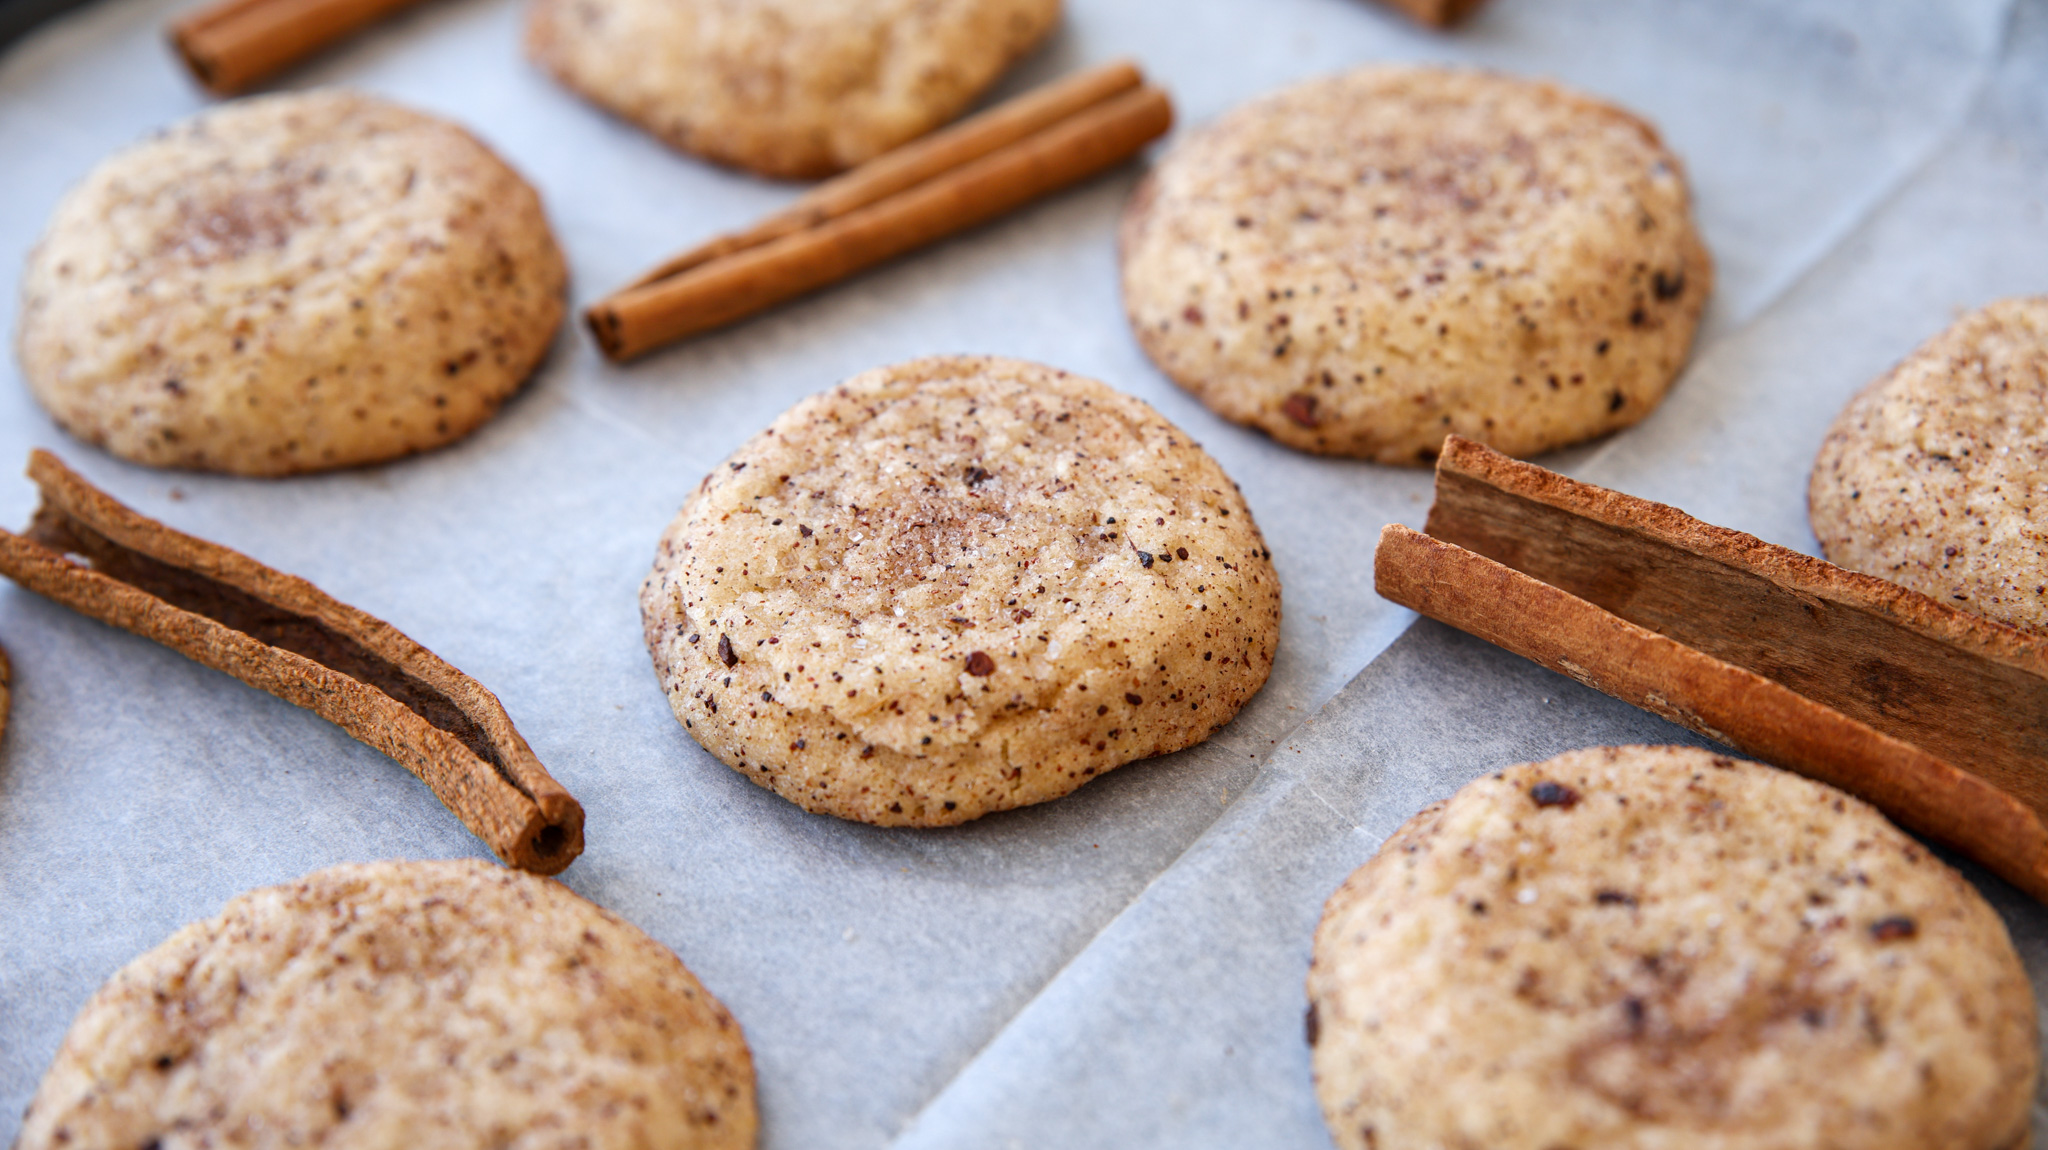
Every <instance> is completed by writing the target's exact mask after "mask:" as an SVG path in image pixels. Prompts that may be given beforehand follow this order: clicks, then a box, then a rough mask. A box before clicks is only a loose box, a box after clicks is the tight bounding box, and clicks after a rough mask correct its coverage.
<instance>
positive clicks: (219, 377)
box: [19, 91, 565, 475]
mask: <svg viewBox="0 0 2048 1150" xmlns="http://www.w3.org/2000/svg"><path fill="white" fill-rule="evenodd" d="M564 280H565V270H564V265H563V263H562V255H561V252H560V251H558V250H557V249H556V247H555V241H554V237H553V235H552V233H550V232H549V230H548V224H547V220H546V218H545V217H544V216H543V215H542V214H541V205H540V199H539V197H538V196H536V195H535V194H534V191H533V189H532V188H531V187H529V186H527V184H526V182H525V181H524V180H522V179H520V178H519V176H518V174H517V173H515V172H513V171H512V169H510V168H508V167H506V166H505V164H504V163H503V162H502V161H500V160H499V159H498V158H497V157H496V156H494V155H492V154H491V152H490V150H489V149H487V148H485V147H484V146H483V145H482V144H480V143H478V142H477V141H476V139H475V138H474V137H472V136H470V135H469V133H467V132H465V131H463V130H462V129H461V128H458V127H456V126H455V125H453V124H450V123H447V122H445V121H442V120H438V119H435V118H433V117H431V116H426V115H423V114H421V113H419V112H414V111H410V110H408V109H405V108H401V107H398V106H397V105H394V104H389V103H386V102H385V101H382V100H378V99H375V98H372V97H369V96H363V95H358V94H356V93H353V92H345V91H316V92H308V93H302V94H293V95H282V96H266V97H262V98H259V99H252V100H242V101H237V102H235V103H231V104H224V105H221V106H219V107H217V108H214V109H213V110H211V111H209V112H206V113H204V114H202V115H199V116H197V117H194V118H193V119H190V120H187V121H185V122H184V123H181V124H178V125H176V126H174V127H172V128H170V129H168V130H166V131H164V132H163V133H161V134H159V135H157V136H155V137H152V138H151V139H148V140H145V141H144V142H142V143H140V144H137V145H135V146H134V147H131V148H129V149H127V150H126V151H123V152H120V153H118V154H116V155H115V156H113V157H111V158H110V159H108V160H106V161H105V162H104V163H102V164H101V165H100V166H99V167H98V168H96V169H94V170H93V172H92V174H91V175H89V176H87V177H86V179H85V181H84V183H82V184H80V185H79V186H78V187H77V188H75V189H73V190H72V191H71V192H70V194H68V195H67V196H65V198H64V201H63V202H62V203H61V204H60V205H59V206H58V208H57V211H56V214H55V216H54V217H53V218H52V219H51V221H50V225H49V229H48V231H47V232H46V233H45V235H44V237H43V240H42V242H41V244H39V245H38V246H37V248H36V250H35V252H34V253H33V254H32V255H31V256H30V258H29V266H28V274H27V277H26V279H25V280H24V283H23V286H22V313H21V323H20V329H19V331H20V335H19V340H20V353H21V362H22V370H23V375H24V376H25V377H26V379H27V381H28V385H29V388H30V390H31V391H33V392H34V393H35V396H36V398H37V399H38V400H39V401H40V402H41V403H42V405H43V406H44V407H45V408H47V409H48V410H49V412H50V414H51V415H52V416H54V417H55V418H56V420H57V422H58V423H59V424H60V425H61V426H63V428H64V429H65V430H66V431H69V432H70V433H71V434H73V435H76V436H78V437H79V438H81V439H84V440H86V441H88V442H90V443H94V444H98V445H100V446H103V447H105V448H106V449H107V450H109V451H112V452H113V453H115V454H116V455H120V456H123V457H125V458H128V459H132V460H135V461H136V462H138V463H147V464H152V465H155V466H159V467H189V468H197V469H201V470H208V471H230V472H238V473H241V474H245V475H284V474H290V473H293V472H302V471H318V470H324V469H327V468H334V467H347V466H351V465H354V464H361V463H371V462H375V461H378V460H383V459H390V458H393V457H395V456H400V455H405V454H408V453H411V452H415V451H421V450H424V449H426V448H430V447H437V446H439V445H441V444H444V443H448V442H450V441H451V440H455V439H459V438H461V437H462V436H464V435H467V434H468V433H469V432H470V431H471V430H472V429H474V428H475V427H476V426H477V425H478V424H480V423H482V422H483V421H484V420H485V419H488V418H489V417H490V416H491V414H492V413H494V412H495V411H497V409H498V406H499V405H500V404H502V403H503V402H504V401H505V399H506V397H508V396H509V395H511V394H512V392H513V391H514V390H516V389H517V388H518V387H519V385H520V383H521V382H522V381H523V380H525V378H526V377H527V375H528V373H530V372H531V371H532V370H533V368H534V366H535V365H536V364H537V363H538V362H539V361H540V358H541V356H542V355H543V354H544V353H545V352H546V351H547V348H548V345H549V343H550V342H551V341H552V340H553V337H554V332H555V329H556V327H557V325H558V324H559V323H560V321H561V317H562V309H563V299H562V291H563V284H564Z"/></svg>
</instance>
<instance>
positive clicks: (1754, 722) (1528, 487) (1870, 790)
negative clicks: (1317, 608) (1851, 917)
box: [1374, 436, 2048, 902]
mask: <svg viewBox="0 0 2048 1150" xmlns="http://www.w3.org/2000/svg"><path fill="white" fill-rule="evenodd" d="M1428 532H1429V533H1428V534H1427V535H1423V534H1419V533H1417V532H1414V531H1410V530H1408V529H1407V528H1405V527H1401V526H1399V525H1393V526H1389V527H1388V528H1387V529H1386V530H1385V531H1384V532H1382V534H1381V536H1380V547H1379V552H1378V554H1377V555H1376V556H1375V559H1374V574H1375V578H1376V581H1377V585H1378V588H1379V591H1380V593H1381V594H1382V595H1384V596H1386V597H1387V598H1389V599H1392V600H1393V601H1395V602H1397V603H1401V604H1403V605H1404V606H1408V607H1412V608H1414V609H1415V610H1417V611H1420V612H1421V613H1423V614H1425V615H1428V616H1430V617H1431V618H1434V619H1439V620H1441V621H1443V622H1446V623H1449V624H1450V625H1452V626H1454V627H1458V628H1460V629H1462V630H1465V631H1470V632H1471V633H1473V634H1475V635H1478V636H1480V637H1481V638H1483V639H1486V640H1488V641H1489V642H1493V643H1496V644H1498V645H1500V646H1502V647H1505V648H1507V649H1508V650H1510V651H1513V652H1515V653H1516V654H1519V655H1523V656H1525V657H1527V658H1530V659H1533V660H1534V661H1536V662H1538V663H1541V664H1543V665H1544V666H1546V667H1549V668H1550V669H1552V670H1554V671H1558V672H1560V673H1562V674H1565V675H1569V676H1570V677H1572V678H1574V679H1577V680H1578V681H1579V682H1582V683H1585V684H1586V685H1587V686H1590V687H1593V688H1595V689H1596V690H1600V691H1603V692H1605V693H1607V694H1610V695H1613V696H1615V697H1616V698H1619V699H1622V700H1625V701H1627V702H1630V703H1633V704H1635V705H1636V706H1639V707H1642V708H1644V709H1645V710H1648V711H1651V712H1653V713H1655V714H1658V715H1661V716H1663V717H1665V718H1667V719H1670V720H1671V721H1673V722H1676V723H1678V724H1680V725H1682V726H1685V727H1688V728H1690V729H1692V730H1695V731H1698V732H1700V733H1701V734H1704V735H1706V736H1708V737H1710V738H1713V739H1717V740H1720V741H1722V742H1725V743H1727V744H1728V745H1730V746H1733V747H1736V748H1738V749H1740V750H1742V751H1745V752H1747V753H1750V754H1754V755H1756V756H1758V757H1759V758H1762V759H1765V760H1767V761H1770V762H1773V763H1776V764H1778V765H1779V766H1783V767H1787V768H1789V769H1792V770H1795V771H1798V772H1800V773H1802V774H1806V775H1810V776H1812V777H1814V778H1818V779H1821V780H1823V781H1825V782H1828V783H1830V784H1833V785H1835V786H1838V787H1841V788H1842V789H1844V790H1847V791H1850V792H1852V793H1854V794H1857V795H1860V796H1862V797H1863V798H1865V799H1868V800H1869V801H1870V802H1871V803H1873V804H1874V805H1876V806H1877V807H1878V808H1879V809H1881V810H1883V811H1884V812H1885V813H1886V814H1888V815H1890V816H1892V817H1893V818H1894V819H1896V820H1897V821H1898V822H1900V823H1901V824H1903V825H1905V826H1907V827H1909V828H1912V829H1914V830H1916V831H1919V832H1921V833H1923V834H1926V835H1928V836H1930V837H1933V838H1936V839H1940V840H1942V841H1945V842H1948V843H1950V844H1953V845H1954V846H1956V847H1958V848H1959V849H1961V850H1963V851H1964V852H1965V853H1967V854H1969V855H1971V856H1972V857H1974V858H1976V859H1978V860H1979V861H1980V862H1983V863H1984V864H1985V865H1986V866H1989V867H1990V868H1991V869H1992V870H1994V871H1996V872H1997V873H1998V874H2000V875H2001V876H2003V877H2004V878H2006V879H2007V880H2008V881H2010V882H2012V883H2013V884H2014V885H2015V886H2017V887H2019V888H2020V889H2022V890H2025V891H2026V892H2027V893H2029V894H2030V895H2032V896H2034V897H2035V898H2037V899H2040V900H2042V901H2044V902H2048V823H2044V820H2043V816H2044V815H2048V643H2044V642H2043V641H2041V640H2038V639H2035V638H2032V637H2030V636H2026V635H2023V634H2021V633H2019V632H2017V631H2015V630H2013V629H2012V628H2009V627H2005V626H2002V625H2000V624H1997V623H1992V622H1990V621H1988V620H1984V619H1980V618H1977V617H1975V616H1972V615H1967V614H1965V613H1963V612H1960V611H1956V610H1954V609H1952V608H1949V607H1947V606H1945V605H1943V604H1941V603H1938V602H1936V601H1934V600H1932V599H1929V598H1927V597H1926V596H1924V595H1920V594H1918V593H1916V592H1912V591H1908V590H1906V589H1905V588H1902V587H1899V586H1897V585H1895V584H1891V583H1887V582H1885V581H1883V580H1881V579H1876V578H1873V577H1871V576H1867V575H1862V574H1859V573H1856V572H1852V571H1845V570H1843V569H1841V568H1839V567H1835V566H1833V565H1832V564H1828V563H1825V562H1822V561H1821V560H1818V559H1814V558H1812V557H1810V556H1806V555H1801V554H1799V553H1798V552H1795V551H1791V550H1789V549H1787V548H1784V547H1778V546H1775V545H1773V544H1769V543H1765V542H1764V541H1762V540H1760V539H1757V538H1755V537H1753V536H1750V535H1745V534H1743V533H1741V532H1738V531H1730V530H1728V529H1726V528H1721V527H1716V526H1714V525H1712V524H1708V523H1702V522H1701V521H1699V520H1697V519H1694V518H1692V517H1691V516H1688V515H1686V514H1685V513H1683V512H1681V511H1679V510H1677V509H1676V508H1672V507H1667V506H1664V505H1662V504H1657V503H1651V502H1649V501H1647V500H1642V499H1636V498H1634V497H1632V496H1628V495H1623V494H1621V493H1619V492H1614V491H1608V490H1605V489H1603V488H1599V487H1594V486H1592V485H1590V484H1584V483H1578V482H1576V481H1574V480H1571V479H1567V478H1565V477H1564V476H1561V475H1558V474H1556V473H1554V472H1550V471H1547V470H1545V469H1543V468H1541V467H1537V466H1535V465H1533V464H1528V463H1522V462H1519V461H1517V460H1513V459H1509V458H1508V457H1506V456H1504V455H1500V454H1498V453H1496V452H1493V451H1489V450H1488V449H1486V448H1484V447H1481V446H1479V445H1478V444H1475V443H1471V442H1469V441H1467V440H1463V439H1459V438H1457V437H1455V436H1454V437H1452V438H1451V439H1449V440H1448V441H1446V443H1445V447H1444V453H1443V456H1442V457H1441V459H1440V460H1439V461H1438V470H1437V498H1436V502H1435V503H1434V504H1433V505H1432V506H1431V508H1430V516H1429V523H1428Z"/></svg>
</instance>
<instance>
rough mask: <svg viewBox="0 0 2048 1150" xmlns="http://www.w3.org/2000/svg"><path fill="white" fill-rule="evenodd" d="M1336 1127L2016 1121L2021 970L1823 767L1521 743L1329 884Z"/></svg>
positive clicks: (2010, 1125) (1327, 976)
mask: <svg viewBox="0 0 2048 1150" xmlns="http://www.w3.org/2000/svg"><path fill="white" fill-rule="evenodd" d="M1308 986H1309V1002H1310V1015H1309V1037H1310V1041H1311V1042H1312V1043H1313V1046H1314V1048H1313V1052H1312V1060H1313V1064H1314V1068H1315V1076H1316V1092H1317V1095H1318V1096H1319V1098H1320V1099H1321V1101H1322V1105H1323V1114H1324V1117H1325V1118H1326V1119H1327V1120H1328V1121H1329V1124H1330V1130H1331V1133H1332V1134H1333V1135H1334V1136H1335V1138H1336V1141H1337V1145H1338V1146H1340V1147H1343V1148H1344V1150H1363V1148H1367V1147H1371V1148H1374V1150H1407V1148H1412V1147H1481V1146H1484V1147H1490V1148H1493V1150H1517V1148H1526V1150H1549V1148H1552V1147H1562V1146H1570V1147H1574V1148H1576V1150H1597V1148H1600V1147H1673V1148H1676V1147H1705V1148H1709V1150H1738V1148H1741V1150H1752V1148H1755V1150H1762V1148H1779V1147H1782V1148H1785V1150H1792V1148H1795V1147H1820V1146H1825V1147H1830V1148H1831V1150H1876V1148H1880V1147H1882V1148H1898V1150H1907V1148H1914V1150H2010V1148H2013V1147H2017V1146H2020V1145H2024V1143H2025V1140H2026V1138H2027V1133H2028V1108H2029V1105H2030V1102H2031V1099H2032V1095H2033V1087H2034V1076H2035V1071H2036V1066H2037V1063H2038V1052H2037V1049H2036V1038H2035V1020H2034V996H2033V991H2032V989H2031V988H2030V986H2029V985H2028V982H2027V977H2026V972H2025V971H2024V970H2023V969H2022V967H2021V966H2020V962H2019V958H2018V956H2017V955H2016V954H2015V953H2014V951H2013V947H2012V943H2011V941H2010V939H2009V938H2008V937H2007V935H2006V931H2005V927H2004V924H2003V923H2001V922H2000V921H1999V918H1998V916H1997V914H1996V913H1995V912H1993V911H1992V909H1991V908H1990V906H1989V905H1987V904H1986V903H1985V902H1984V900H1983V898H1982V897H1981V896H1979V895H1978V894H1977V892H1976V891H1975V889H1973V888H1972V887H1971V886H1970V885H1969V884H1968V883H1967V882H1965V881H1964V880H1963V878H1962V877H1961V876H1959V875H1958V874H1956V873H1955V871H1953V870H1951V869H1950V868H1949V867H1948V866H1946V865H1944V864H1943V863H1942V862H1941V861H1940V860H1939V859H1936V858H1934V857H1932V856H1931V855H1929V854H1928V853H1927V852H1926V850H1925V849H1924V848H1922V847H1920V846H1919V845H1918V844H1916V843H1915V842H1913V840H1911V839H1910V838H1908V837H1906V836H1905V835H1904V834H1902V833H1901V832H1899V831H1898V830H1896V829H1895V828H1893V827H1892V825H1891V824H1890V823H1888V822H1886V821H1885V819H1884V818H1883V816H1881V815H1879V814H1878V813H1877V812H1876V811H1874V810H1872V809H1871V808H1869V807H1867V806H1865V805H1864V804H1863V803H1861V802H1859V801H1857V800H1856V799H1853V798H1850V797H1848V796H1846V795H1843V794H1842V793H1841V792H1839V791H1836V790H1834V789H1832V788H1830V787H1826V786H1823V785H1821V784H1819V783H1815V782H1812V781H1810V780H1807V779H1803V778H1800V777H1798V776H1796V775H1792V774H1788V773H1785V772H1781V771H1777V770H1774V769H1772V768H1769V767H1764V766H1760V765H1758V764H1755V763H1748V762H1742V761H1739V760H1735V759H1730V758H1725V757H1719V756H1715V755H1713V754H1710V753H1708V752H1706V751H1702V750H1698V749H1694V748H1679V747H1619V748H1614V747H1602V748H1594V749H1591V750H1585V751H1575V752H1572V753H1570V754H1565V755H1560V756H1558V757H1557V758H1554V759H1551V760H1549V761H1547V762H1542V763H1532V764H1523V765H1521V766H1516V767H1511V768H1509V769H1508V770H1507V771H1505V772H1503V773H1501V774H1499V775H1495V776H1493V777H1490V778H1485V779H1481V780H1479V781H1477V782H1474V783H1472V784H1470V785H1469V786H1467V787H1465V788H1464V789H1463V790H1460V791H1459V792H1458V793H1457V794H1456V795H1454V796H1452V797H1451V798H1450V799H1449V800H1447V801H1445V802H1442V803H1438V804H1436V805H1434V806H1432V807H1429V808H1428V809H1426V810H1424V811H1423V812H1422V813H1420V814H1418V815H1417V816H1415V818H1413V819H1411V820H1410V821H1409V822H1408V823H1407V825H1405V826H1403V827H1402V828H1401V829H1400V830H1399V831H1398V832H1396V833H1395V834H1394V835H1393V836H1392V837H1391V838H1389V839H1388V840H1387V842H1386V844H1385V845H1383V846H1382V847H1381V848H1380V851H1379V853H1378V854H1377V855H1376V856H1375V857H1374V858H1373V859H1372V861H1370V862H1368V863H1367V864H1366V865H1365V866H1363V867H1361V868H1360V869H1359V870H1358V871H1357V872H1356V873H1355V874H1353V875H1352V876H1351V877H1350V878H1349V879H1348V880H1346V882H1345V883H1344V885H1343V886H1342V887H1340V888H1339V889H1338V891H1337V893H1336V894H1335V895H1333V896H1332V897H1331V898H1330V901H1329V904H1328V905H1327V906H1326V907H1325V908H1324V911H1323V920H1322V924H1321V925H1320V926H1319V927H1318V928H1317V930H1316V941H1315V959H1314V963H1313V965H1312V967H1311V968H1310V972H1309V980H1308Z"/></svg>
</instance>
